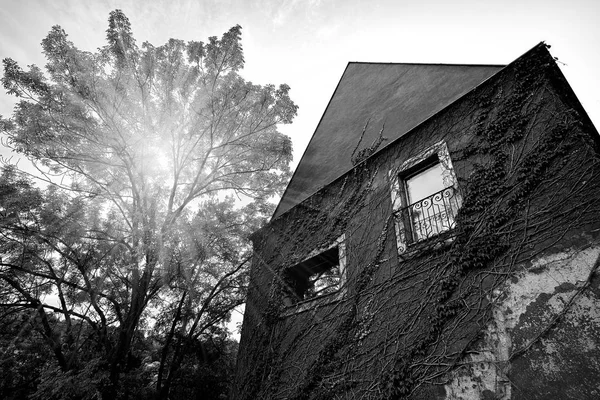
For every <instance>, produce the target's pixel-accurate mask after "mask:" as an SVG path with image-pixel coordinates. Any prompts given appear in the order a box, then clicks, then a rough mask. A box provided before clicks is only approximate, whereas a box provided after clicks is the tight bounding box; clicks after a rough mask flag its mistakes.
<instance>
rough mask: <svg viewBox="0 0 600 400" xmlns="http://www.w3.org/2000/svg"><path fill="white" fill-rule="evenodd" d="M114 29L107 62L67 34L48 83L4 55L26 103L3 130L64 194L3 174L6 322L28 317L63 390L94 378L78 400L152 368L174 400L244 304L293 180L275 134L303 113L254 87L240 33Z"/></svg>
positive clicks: (52, 45) (55, 50) (12, 89)
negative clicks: (193, 361) (174, 389)
mask: <svg viewBox="0 0 600 400" xmlns="http://www.w3.org/2000/svg"><path fill="white" fill-rule="evenodd" d="M108 22H109V24H108V29H107V31H106V40H107V43H106V45H105V46H104V47H101V48H99V49H98V50H97V51H96V52H88V51H82V50H80V49H78V48H77V47H75V45H74V44H73V43H72V42H71V41H69V39H68V36H67V34H66V33H65V31H64V30H63V29H62V28H61V27H59V26H54V27H53V28H52V29H51V31H50V32H49V34H48V36H47V37H46V38H45V39H44V40H43V41H42V47H43V52H44V54H45V56H46V58H47V60H48V62H47V64H46V66H45V70H42V69H40V68H38V67H37V66H35V65H31V66H29V67H28V69H27V70H24V69H23V68H21V67H20V66H19V65H18V64H17V63H16V62H15V61H14V60H11V59H4V60H3V64H4V76H3V78H2V84H3V86H4V88H5V89H6V90H7V92H8V93H10V94H12V95H14V96H16V97H17V98H18V99H19V101H18V103H17V105H16V106H15V109H14V112H13V115H12V117H11V118H8V119H3V118H1V117H0V130H1V131H2V132H3V133H4V134H5V135H6V136H7V138H8V144H9V145H10V146H11V147H12V148H13V149H15V150H16V151H18V152H20V153H22V154H24V155H25V156H27V157H28V158H29V159H30V160H31V161H32V162H34V163H35V164H36V165H37V166H38V167H39V170H40V177H41V179H43V180H45V181H46V182H47V183H49V186H48V187H47V189H44V190H42V189H37V188H35V187H34V186H32V185H31V184H30V183H29V182H28V181H27V180H26V179H24V178H23V177H22V175H21V174H19V172H18V171H17V170H16V169H15V168H14V167H6V168H5V169H4V172H3V174H2V178H1V181H0V185H2V186H3V190H2V192H1V193H0V215H1V218H0V221H1V222H0V224H1V225H0V229H1V231H2V236H1V237H0V246H1V248H2V253H3V256H2V259H1V260H0V285H1V286H0V296H1V297H2V299H1V301H0V303H1V307H2V309H1V312H2V316H4V317H7V316H8V315H17V314H19V313H21V314H22V313H26V314H23V315H28V317H27V318H29V319H28V320H29V321H31V324H32V326H34V327H35V331H36V332H37V334H38V335H39V336H40V337H41V338H42V340H43V342H44V344H45V346H46V347H47V348H48V349H49V351H51V352H52V354H53V356H54V364H53V365H55V367H56V368H57V371H60V374H59V375H60V376H63V377H64V379H63V382H67V381H68V382H70V384H71V385H74V383H73V382H74V381H73V377H75V376H80V377H84V378H85V379H81V380H80V384H81V385H87V387H86V388H81V387H80V388H79V389H77V390H79V391H77V390H75V389H73V390H72V393H75V392H76V393H78V394H77V395H76V396H75V395H74V396H75V397H78V398H81V397H83V398H86V397H90V396H95V395H97V394H99V395H100V396H102V398H117V397H123V398H125V397H127V396H133V394H132V393H131V391H128V390H127V389H126V388H125V387H124V383H123V382H124V380H126V379H130V378H131V376H132V375H131V374H132V372H131V371H137V372H136V374H137V375H135V376H136V377H137V378H136V379H142V380H144V379H145V381H144V382H146V383H145V384H147V385H153V387H154V389H153V390H154V392H155V393H157V395H158V397H162V398H166V397H167V396H169V391H170V390H171V385H172V383H173V382H174V380H176V379H177V377H178V375H177V373H178V370H179V368H180V366H181V365H182V364H183V362H184V359H185V357H186V356H187V355H188V354H190V352H191V349H193V348H194V346H197V344H198V343H202V341H206V340H208V338H210V337H212V336H214V335H217V336H219V335H221V333H219V332H218V331H219V329H220V328H219V326H220V324H221V323H222V322H223V321H225V320H227V318H228V316H229V314H230V312H231V310H232V309H233V308H234V307H235V306H237V305H239V304H240V303H242V302H243V299H244V293H245V282H246V275H245V272H246V265H245V260H246V259H247V258H248V256H249V252H250V249H249V246H248V244H247V237H248V235H249V233H250V232H252V231H253V230H255V229H257V228H258V227H259V226H260V224H262V223H263V222H264V220H265V219H266V218H267V217H268V216H269V215H270V213H271V211H272V206H271V205H270V203H269V201H268V199H269V198H270V197H271V196H273V195H275V194H277V193H278V192H279V191H281V190H282V189H283V186H284V185H285V183H286V182H287V179H288V176H289V169H288V164H289V162H290V160H291V142H290V140H289V138H288V137H287V136H285V135H283V134H281V133H280V132H279V131H278V129H277V126H278V124H286V123H290V122H291V121H292V119H293V117H294V116H295V115H296V110H297V107H296V105H295V104H294V103H293V102H292V100H291V99H290V97H289V87H288V86H286V85H280V86H279V87H276V86H274V85H262V86H261V85H256V84H253V83H252V82H249V81H246V80H245V79H244V78H243V77H242V76H241V75H240V71H241V70H242V69H243V66H244V57H243V51H242V46H241V27H240V26H234V27H233V28H231V29H230V30H229V31H228V32H226V33H225V34H223V36H222V37H221V38H220V39H219V38H217V37H210V38H209V40H208V41H207V42H206V43H204V42H197V41H190V42H187V43H186V42H184V41H182V40H176V39H170V40H169V41H168V42H167V43H166V44H164V45H162V46H158V47H155V46H153V45H152V44H150V43H148V42H144V43H143V44H142V45H141V46H138V45H137V44H136V41H135V39H134V37H133V34H132V31H131V26H130V23H129V20H128V19H127V17H126V16H125V15H124V14H123V12H121V11H120V10H115V11H113V12H111V13H110V16H109V20H108ZM240 200H241V201H240ZM32 313H33V314H32ZM7 318H8V317H7ZM215 329H216V330H215ZM149 337H152V341H151V343H152V346H150V347H152V349H151V351H150V350H148V349H146V351H145V352H143V351H141V350H139V349H138V348H136V346H139V345H140V343H146V344H148V343H149V342H148V338H149ZM142 353H144V354H146V355H147V356H148V357H150V359H147V360H146V364H144V363H142V362H141V361H140V360H139V358H140V354H142ZM136 357H137V358H136ZM135 360H137V361H135ZM149 363H150V364H152V365H154V366H156V368H155V369H156V371H154V372H153V373H148V372H147V371H148V368H147V367H148V365H149ZM142 364H144V365H145V366H144V365H142ZM144 368H146V369H144ZM150 369H152V368H150ZM140 371H146V375H144V374H143V373H141V372H140ZM128 374H129V375H128ZM142 375H144V377H143V378H141V376H142ZM56 376H58V375H56ZM67 378H68V379H67ZM131 379H133V378H131ZM148 382H149V383H148ZM38 383H39V382H38ZM40 387H47V385H46V386H44V384H43V382H42V383H40ZM84 389H85V390H84ZM55 397H57V398H58V397H60V396H59V395H56V396H55ZM63 397H64V396H63Z"/></svg>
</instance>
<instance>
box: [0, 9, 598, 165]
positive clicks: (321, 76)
mask: <svg viewBox="0 0 600 400" xmlns="http://www.w3.org/2000/svg"><path fill="white" fill-rule="evenodd" d="M0 5H1V6H0V58H5V57H11V58H13V59H15V60H16V61H18V62H19V63H20V64H21V65H22V66H23V67H24V66H25V65H27V64H31V63H35V64H38V65H40V66H41V65H43V64H44V63H45V62H44V59H43V57H42V54H41V46H40V42H41V40H42V39H43V38H44V37H45V36H46V34H47V33H48V31H49V30H50V28H51V26H52V25H56V24H58V25H61V26H62V27H63V28H64V29H65V30H66V31H67V33H68V34H69V36H70V39H71V40H72V41H73V42H74V43H75V45H76V46H78V47H79V48H81V49H84V50H90V51H93V50H95V49H96V48H98V47H100V46H102V45H104V40H105V30H106V28H107V19H108V14H109V12H110V11H111V10H114V9H116V8H120V9H122V10H123V11H124V12H125V14H126V15H127V17H128V18H129V20H130V22H131V25H132V30H133V33H134V36H135V38H136V40H137V41H138V43H142V42H143V41H146V40H147V41H149V42H151V43H152V44H154V45H161V44H164V43H165V42H166V41H167V40H168V39H169V38H171V37H172V38H177V39H183V40H202V41H206V39H207V38H208V37H209V36H221V35H222V34H223V33H224V32H225V31H227V30H228V29H229V28H230V27H232V26H234V25H236V24H239V25H241V26H242V44H243V47H244V52H245V59H246V67H245V69H244V71H243V75H244V76H245V78H246V79H249V80H251V81H253V82H255V83H261V84H264V83H274V84H280V83H287V84H289V85H290V86H291V88H292V90H291V96H292V98H293V100H294V101H295V102H296V104H298V105H299V107H300V109H299V113H298V117H297V118H296V119H295V121H294V123H293V124H292V125H291V126H286V127H283V128H282V131H283V132H285V133H286V134H288V135H290V136H291V137H292V141H293V143H294V161H295V163H296V162H297V161H298V160H299V158H300V156H301V155H302V152H303V151H304V149H305V147H306V145H307V144H308V140H309V139H310V137H311V135H312V133H313V132H314V130H315V128H316V126H317V123H318V122H319V119H320V117H321V115H322V113H323V111H324V109H325V106H326V105H327V102H328V101H329V99H330V97H331V95H332V93H333V90H334V89H335V87H336V85H337V82H338V81H339V79H340V77H341V75H342V73H343V71H344V68H345V67H346V64H347V63H348V61H375V62H411V63H458V64H506V63H509V62H511V61H513V60H514V59H515V58H517V57H519V56H520V55H521V54H523V53H524V52H526V51H527V50H529V49H530V48H531V47H533V46H534V45H536V44H537V43H539V42H540V41H546V43H548V44H550V45H551V46H552V48H551V49H550V51H551V53H552V54H553V55H554V56H555V57H558V59H559V60H560V62H561V64H560V66H561V69H562V71H563V73H564V74H565V75H566V77H567V79H568V81H569V82H570V84H571V86H572V87H573V89H574V90H575V93H576V94H577V96H578V97H579V99H580V101H581V102H582V104H583V106H584V108H585V109H586V111H587V112H588V114H589V115H590V117H591V118H592V121H593V122H594V123H595V125H596V126H597V127H600V74H599V73H598V71H597V66H598V65H600V24H598V23H597V19H598V16H599V15H600V1H598V0H568V1H566V0H543V1H542V0H529V1H528V0H520V1H512V0H497V1H486V0H463V1H461V0H453V1H450V0H449V1H445V0H414V1H404V0H395V1H393V0H382V1H377V0H370V1H361V0H246V1H243V0H223V1H219V0H195V1H192V0H186V1H183V0H182V1H177V0H165V1H154V0H128V1H116V0H114V1H113V0H102V1H92V0H88V1H84V0H18V1H13V0H0ZM562 63H564V64H562ZM13 102H14V100H13V99H12V98H9V97H8V96H7V95H5V94H4V91H3V90H2V92H1V93H0V114H2V115H4V116H5V117H6V116H8V115H10V113H11V109H12V104H13ZM361 128H362V127H357V130H358V129H361ZM0 153H2V154H3V155H6V151H5V150H3V151H0Z"/></svg>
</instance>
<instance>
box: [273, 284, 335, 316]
mask: <svg viewBox="0 0 600 400" xmlns="http://www.w3.org/2000/svg"><path fill="white" fill-rule="evenodd" d="M345 294H346V288H341V289H339V290H338V291H337V292H334V293H328V294H324V295H321V296H317V297H313V298H312V299H308V300H302V301H299V302H297V303H296V304H292V305H291V306H286V307H285V308H284V310H283V313H282V315H281V316H282V317H290V316H292V315H297V314H301V313H303V312H306V311H311V310H314V311H316V310H317V309H318V308H319V307H320V306H328V305H330V304H333V303H337V302H339V301H341V300H343V298H344V295H345Z"/></svg>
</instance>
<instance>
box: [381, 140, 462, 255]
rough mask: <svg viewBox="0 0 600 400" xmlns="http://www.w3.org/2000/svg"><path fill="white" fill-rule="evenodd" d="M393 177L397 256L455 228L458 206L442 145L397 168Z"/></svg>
mask: <svg viewBox="0 0 600 400" xmlns="http://www.w3.org/2000/svg"><path fill="white" fill-rule="evenodd" d="M394 175H395V176H393V177H392V204H393V208H394V217H395V221H396V237H397V243H398V252H399V253H400V254H402V253H404V252H406V251H407V249H408V246H409V245H411V244H415V243H418V242H422V241H424V240H427V239H429V238H432V237H435V236H438V235H440V234H442V233H444V232H447V231H449V230H451V229H453V228H454V226H455V217H456V213H457V212H458V209H459V208H460V205H461V202H462V200H461V197H460V193H459V192H458V188H457V185H456V176H455V175H454V170H453V169H452V161H451V160H450V155H449V153H448V149H447V147H446V145H445V143H440V144H437V145H436V146H434V147H433V148H432V149H430V150H428V151H426V152H424V153H423V154H421V155H419V156H418V157H415V158H412V159H410V160H407V161H406V162H405V163H403V164H402V165H400V166H399V167H398V168H397V169H396V170H395V173H394Z"/></svg>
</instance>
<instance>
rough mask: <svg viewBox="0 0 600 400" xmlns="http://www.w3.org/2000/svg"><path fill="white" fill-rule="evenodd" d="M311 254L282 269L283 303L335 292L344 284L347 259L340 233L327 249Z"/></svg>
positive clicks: (296, 301) (289, 304) (291, 302)
mask: <svg viewBox="0 0 600 400" xmlns="http://www.w3.org/2000/svg"><path fill="white" fill-rule="evenodd" d="M314 253H316V254H314ZM311 254H314V255H310V256H309V257H308V258H307V259H305V260H304V261H302V262H301V263H299V264H296V265H294V266H292V267H289V268H286V269H285V271H284V276H283V282H284V284H285V287H286V295H285V296H284V303H285V305H286V306H291V305H294V304H296V303H298V302H301V301H307V300H311V299H314V298H317V297H321V296H325V295H329V294H334V293H337V292H338V291H339V290H340V288H341V287H342V286H343V284H344V281H345V273H346V271H345V264H346V261H345V251H344V243H343V236H342V237H340V238H339V239H338V240H336V242H335V243H334V244H333V245H332V246H330V247H329V248H327V249H326V250H324V251H320V252H313V253H311Z"/></svg>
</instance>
